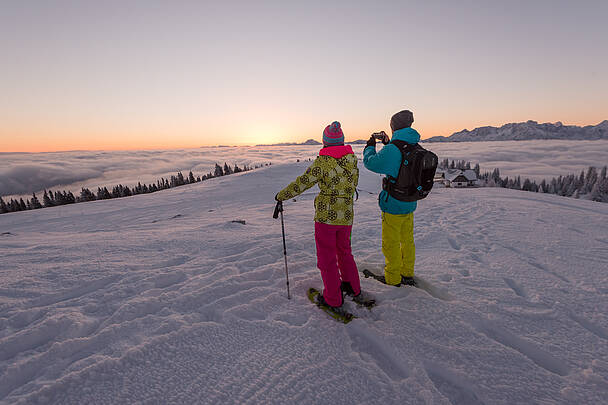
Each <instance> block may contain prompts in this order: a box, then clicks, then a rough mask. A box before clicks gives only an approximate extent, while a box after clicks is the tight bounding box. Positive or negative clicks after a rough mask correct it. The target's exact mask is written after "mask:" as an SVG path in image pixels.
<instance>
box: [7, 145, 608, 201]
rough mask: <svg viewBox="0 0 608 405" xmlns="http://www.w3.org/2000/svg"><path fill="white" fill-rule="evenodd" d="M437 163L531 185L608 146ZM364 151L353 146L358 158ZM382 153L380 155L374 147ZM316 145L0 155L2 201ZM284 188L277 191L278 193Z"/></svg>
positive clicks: (603, 157) (575, 169) (454, 150)
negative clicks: (468, 166)
mask: <svg viewBox="0 0 608 405" xmlns="http://www.w3.org/2000/svg"><path fill="white" fill-rule="evenodd" d="M423 146H425V147H427V148H428V149H430V150H432V151H434V152H435V153H436V154H437V155H438V156H439V158H440V159H444V158H448V159H458V160H466V161H470V162H471V163H472V164H473V165H474V164H475V163H479V164H480V166H481V169H482V171H486V170H487V171H490V170H493V169H494V168H499V169H500V172H501V175H502V176H503V177H504V176H505V175H506V176H509V177H512V176H518V175H519V176H522V178H526V177H528V178H530V179H535V180H539V181H540V180H542V179H543V178H544V179H550V178H552V177H557V176H559V175H565V174H569V173H577V174H578V173H580V171H581V170H586V169H587V167H589V166H596V167H601V166H604V165H607V164H608V141H606V140H601V141H564V140H535V141H496V142H446V143H432V144H423ZM364 147H365V145H353V149H354V151H355V153H356V154H357V156H359V157H360V158H362V151H363V148H364ZM378 149H379V148H378ZM318 151H319V146H303V145H302V146H264V147H261V146H257V147H254V146H251V147H248V146H243V147H206V148H196V149H181V150H144V151H72V152H45V153H0V162H1V163H0V196H3V197H9V198H11V197H17V196H27V195H31V193H33V192H35V193H40V192H41V191H42V190H45V189H47V190H48V189H53V190H66V191H68V190H69V191H72V192H73V193H75V194H76V193H79V192H80V189H81V187H88V188H90V189H91V190H93V191H95V190H96V189H97V187H104V186H106V187H111V186H114V185H117V184H123V185H126V186H130V187H131V186H133V185H136V184H137V182H142V183H148V184H149V183H152V182H156V180H157V179H160V178H161V177H165V178H168V177H170V176H171V175H174V174H176V173H177V172H178V171H182V172H183V173H184V175H187V174H188V172H189V171H192V172H193V173H194V175H195V176H199V175H202V174H205V173H208V172H210V171H212V170H213V168H214V166H215V163H219V164H221V165H223V164H224V163H228V164H229V165H231V166H232V165H234V164H237V165H239V166H241V167H242V166H243V165H249V166H255V165H260V164H266V163H272V164H277V163H287V162H295V161H296V160H298V159H299V160H305V159H314V157H315V156H316V155H317V153H318ZM281 186H282V185H277V188H280V187H281Z"/></svg>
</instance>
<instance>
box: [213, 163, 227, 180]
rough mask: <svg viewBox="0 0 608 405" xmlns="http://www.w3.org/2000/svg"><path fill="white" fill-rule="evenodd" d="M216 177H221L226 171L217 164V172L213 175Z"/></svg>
mask: <svg viewBox="0 0 608 405" xmlns="http://www.w3.org/2000/svg"><path fill="white" fill-rule="evenodd" d="M213 174H214V176H215V177H220V176H223V175H224V170H223V169H222V166H220V165H218V164H217V163H216V164H215V172H214V173H213Z"/></svg>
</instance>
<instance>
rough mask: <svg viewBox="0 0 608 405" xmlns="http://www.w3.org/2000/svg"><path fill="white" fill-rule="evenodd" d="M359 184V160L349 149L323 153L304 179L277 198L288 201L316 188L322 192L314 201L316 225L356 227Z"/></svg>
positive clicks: (301, 178)
mask: <svg viewBox="0 0 608 405" xmlns="http://www.w3.org/2000/svg"><path fill="white" fill-rule="evenodd" d="M358 183H359V169H358V168H357V157H356V156H355V155H354V154H353V150H352V148H351V147H350V145H342V146H330V147H326V148H323V149H321V151H320V152H319V156H318V157H317V158H316V159H315V161H314V162H313V164H312V165H310V167H309V168H308V169H306V172H304V174H303V175H301V176H299V177H298V178H297V179H296V180H295V181H294V182H292V183H291V184H289V185H288V186H287V187H285V188H284V189H283V190H281V191H279V193H278V194H277V199H278V200H280V201H285V200H288V199H290V198H293V197H295V196H297V195H299V194H301V193H303V192H304V191H306V190H308V189H309V188H311V187H312V186H314V185H315V184H318V185H319V189H320V190H321V192H320V193H319V195H317V197H316V198H315V221H317V222H322V223H324V224H330V225H352V224H353V216H354V211H353V200H354V199H353V196H354V194H355V190H356V188H357V184H358Z"/></svg>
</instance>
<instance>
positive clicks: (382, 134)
mask: <svg viewBox="0 0 608 405" xmlns="http://www.w3.org/2000/svg"><path fill="white" fill-rule="evenodd" d="M372 136H373V137H374V138H376V139H377V140H379V141H382V140H383V139H385V137H386V132H384V131H380V132H374V133H373V134H372Z"/></svg>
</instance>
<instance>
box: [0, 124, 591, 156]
mask: <svg viewBox="0 0 608 405" xmlns="http://www.w3.org/2000/svg"><path fill="white" fill-rule="evenodd" d="M535 121H537V122H539V123H543V122H545V121H540V120H535ZM514 122H522V121H514ZM552 122H555V121H552ZM600 122H601V120H600V121H598V122H591V123H590V122H564V123H563V124H564V125H577V126H586V125H597V124H599V123H600ZM416 123H417V122H414V125H413V127H414V128H415V129H416V130H417V131H418V132H419V133H420V135H421V139H423V140H424V139H427V138H431V137H434V136H449V135H451V134H453V133H455V132H459V131H462V130H463V129H465V128H466V129H468V130H473V129H475V128H477V127H482V126H494V127H500V126H502V125H504V124H505V123H488V122H485V121H476V122H466V123H465V122H451V123H450V124H444V125H441V124H439V123H435V125H434V126H425V125H424V124H422V123H421V125H420V126H417V125H416ZM442 124H443V123H442ZM318 127H319V128H321V127H322V125H319V126H318ZM343 128H344V130H345V131H344V132H345V139H346V141H347V142H352V141H356V140H361V139H363V140H365V139H367V138H368V137H369V134H370V133H372V132H375V131H378V130H384V131H386V132H387V133H390V128H389V125H388V122H387V123H386V125H384V126H379V127H378V128H375V127H373V128H372V126H371V125H370V126H369V128H349V127H347V125H345V123H343ZM143 132H144V130H142V131H141V132H138V133H137V134H133V133H131V132H126V131H125V132H114V131H110V130H108V131H104V132H102V131H101V130H92V131H84V130H82V131H81V130H78V131H76V130H66V131H60V130H57V131H54V132H48V131H45V133H44V135H42V134H40V133H39V132H37V131H36V132H35V131H31V130H30V131H24V130H21V131H19V130H16V131H10V130H6V129H4V130H0V152H26V153H37V152H61V151H76V150H108V151H118V150H169V149H194V148H200V147H213V146H255V145H260V144H264V145H269V144H276V143H291V142H294V143H299V142H304V141H306V140H308V139H314V140H316V141H319V142H321V141H322V139H321V138H322V137H321V130H308V131H305V133H303V131H299V132H298V131H293V130H289V129H283V128H277V127H272V126H264V125H253V126H252V127H251V128H248V129H247V130H241V131H234V130H232V131H230V132H229V133H222V132H220V131H216V130H214V129H208V130H205V131H202V130H201V131H194V130H192V129H190V130H187V131H184V133H183V135H175V134H176V133H179V131H178V130H175V131H154V132H151V133H149V134H142V133H143ZM203 133H207V134H213V135H202V134H203ZM83 134H85V135H83Z"/></svg>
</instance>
